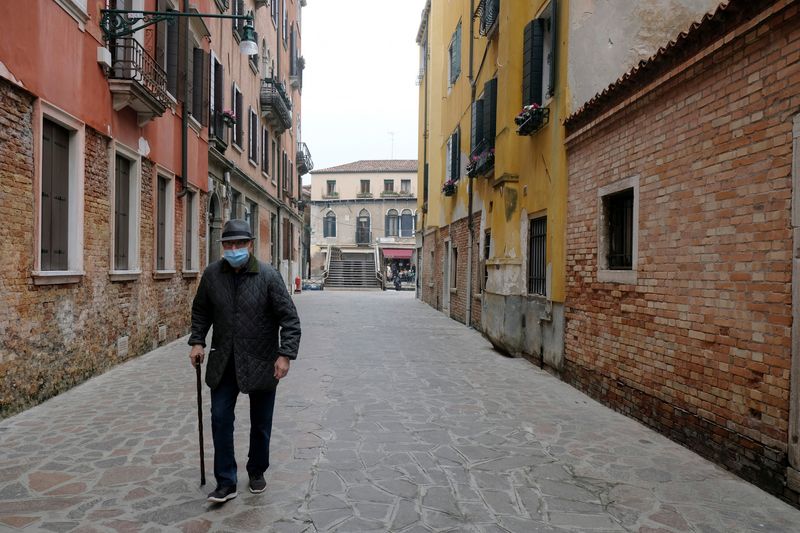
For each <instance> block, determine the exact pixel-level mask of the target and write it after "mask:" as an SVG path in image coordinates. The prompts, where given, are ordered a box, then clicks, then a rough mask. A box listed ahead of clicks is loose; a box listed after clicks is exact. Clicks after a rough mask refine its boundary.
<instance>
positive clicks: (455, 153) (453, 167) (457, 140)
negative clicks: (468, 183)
mask: <svg viewBox="0 0 800 533" xmlns="http://www.w3.org/2000/svg"><path fill="white" fill-rule="evenodd" d="M451 150H452V151H451V154H450V157H451V162H450V172H451V173H450V179H454V180H457V179H458V178H460V177H461V168H460V167H461V165H460V163H461V161H460V158H461V132H460V130H458V129H456V131H455V132H454V133H453V143H452V145H451Z"/></svg>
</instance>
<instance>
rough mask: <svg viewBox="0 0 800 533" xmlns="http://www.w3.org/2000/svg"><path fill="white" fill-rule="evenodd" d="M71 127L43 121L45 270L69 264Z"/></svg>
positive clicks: (43, 250) (43, 238) (43, 248)
mask: <svg viewBox="0 0 800 533" xmlns="http://www.w3.org/2000/svg"><path fill="white" fill-rule="evenodd" d="M68 228H69V131H67V130H66V129H65V128H62V127H61V126H59V125H58V124H56V123H54V122H51V121H49V120H47V119H44V120H43V121H42V260H41V265H42V270H68V268H69V261H68V259H69V254H68V244H69V233H68Z"/></svg>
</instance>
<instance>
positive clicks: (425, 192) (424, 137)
mask: <svg viewBox="0 0 800 533" xmlns="http://www.w3.org/2000/svg"><path fill="white" fill-rule="evenodd" d="M429 23H430V12H428V22H427V23H426V25H428V26H429ZM428 35H429V33H428V31H427V28H426V30H425V72H424V73H423V81H424V83H425V89H424V91H425V93H424V97H423V100H424V102H423V114H422V187H423V189H422V201H423V204H424V205H425V211H424V212H423V213H422V251H421V252H420V253H422V254H423V257H424V255H425V254H424V253H423V251H424V250H425V228H426V227H427V222H428V212H427V211H428V205H427V203H428V187H429V183H428V179H429V176H428V63H429V57H430V50H429V47H428V43H429V39H428ZM434 242H435V241H434ZM417 260H418V261H419V258H417ZM423 261H424V259H423ZM428 268H430V269H431V272H433V265H428ZM417 284H418V285H419V295H418V296H419V298H420V299H422V290H423V287H422V269H419V271H418V272H417ZM437 307H438V305H437Z"/></svg>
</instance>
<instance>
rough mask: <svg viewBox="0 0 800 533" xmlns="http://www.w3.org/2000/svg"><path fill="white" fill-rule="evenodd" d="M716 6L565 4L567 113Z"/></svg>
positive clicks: (694, 2) (654, 0)
mask: <svg viewBox="0 0 800 533" xmlns="http://www.w3.org/2000/svg"><path fill="white" fill-rule="evenodd" d="M719 4H720V2H719V0H637V1H636V2H629V1H628V0H570V4H569V12H570V25H569V57H570V59H569V66H568V76H569V86H570V89H571V99H570V104H571V111H575V110H577V109H578V108H580V106H582V105H583V104H584V103H586V102H587V101H589V100H590V99H591V98H592V97H593V96H594V95H595V94H597V93H599V92H601V91H602V90H603V89H605V88H606V87H608V86H609V85H610V84H611V83H613V82H614V81H616V80H617V79H618V78H619V77H620V76H622V75H623V74H624V73H625V72H627V71H628V70H630V69H631V68H633V67H634V66H635V65H636V64H637V63H638V62H639V61H641V60H644V59H647V58H648V57H650V56H652V55H653V54H655V53H656V51H658V49H659V47H662V46H664V45H666V44H667V43H668V42H669V41H671V40H673V39H675V37H677V36H678V34H679V33H680V32H682V31H686V30H687V29H688V28H689V26H691V24H692V23H693V22H695V21H698V20H700V18H702V16H703V15H704V14H705V13H708V12H711V11H714V10H715V9H716V8H717V6H718V5H719Z"/></svg>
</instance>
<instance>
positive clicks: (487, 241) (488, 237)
mask: <svg viewBox="0 0 800 533" xmlns="http://www.w3.org/2000/svg"><path fill="white" fill-rule="evenodd" d="M491 250H492V231H491V230H486V233H485V234H484V238H483V287H482V289H483V290H486V286H487V285H488V284H489V265H488V261H489V257H491V255H490V254H491Z"/></svg>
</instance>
